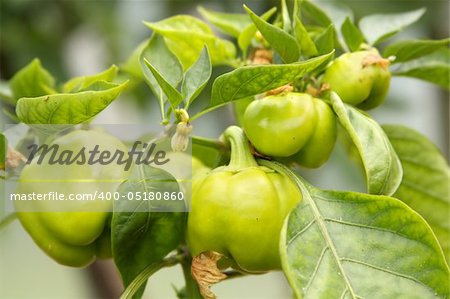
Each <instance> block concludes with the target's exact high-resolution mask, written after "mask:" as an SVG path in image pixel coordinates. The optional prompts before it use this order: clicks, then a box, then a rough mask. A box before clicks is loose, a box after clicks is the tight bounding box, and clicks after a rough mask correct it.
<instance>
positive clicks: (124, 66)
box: [119, 40, 149, 80]
mask: <svg viewBox="0 0 450 299" xmlns="http://www.w3.org/2000/svg"><path fill="white" fill-rule="evenodd" d="M148 43H149V40H144V41H142V42H141V43H140V44H139V45H137V47H136V48H135V49H134V50H133V52H132V53H131V54H130V56H128V58H127V60H126V61H125V62H123V63H121V64H120V66H119V68H120V71H121V72H125V73H127V74H129V75H131V76H132V77H134V78H135V79H138V80H144V76H143V73H142V69H141V61H140V58H141V54H142V53H143V52H144V50H145V48H146V47H147V45H148Z"/></svg>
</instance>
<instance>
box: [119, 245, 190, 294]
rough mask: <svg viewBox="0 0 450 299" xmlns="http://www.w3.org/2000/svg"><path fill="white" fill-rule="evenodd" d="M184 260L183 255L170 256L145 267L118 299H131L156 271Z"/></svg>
mask: <svg viewBox="0 0 450 299" xmlns="http://www.w3.org/2000/svg"><path fill="white" fill-rule="evenodd" d="M183 258H184V254H179V255H172V256H170V257H168V258H166V259H164V260H162V261H160V262H159V263H156V264H151V265H149V266H147V268H145V269H144V270H143V271H142V272H141V273H139V275H138V276H136V278H135V279H134V280H133V281H132V282H131V283H130V284H129V285H128V287H127V288H126V289H125V291H124V292H123V293H122V295H121V296H120V299H131V298H133V296H134V294H136V292H137V291H138V290H139V288H140V287H141V286H142V285H143V284H144V283H145V282H146V281H147V279H148V278H149V277H150V276H152V275H153V274H154V273H155V272H157V271H158V270H160V269H162V268H165V267H171V266H175V265H176V264H178V263H180V262H181V261H182V260H183Z"/></svg>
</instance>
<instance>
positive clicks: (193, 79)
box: [181, 47, 212, 108]
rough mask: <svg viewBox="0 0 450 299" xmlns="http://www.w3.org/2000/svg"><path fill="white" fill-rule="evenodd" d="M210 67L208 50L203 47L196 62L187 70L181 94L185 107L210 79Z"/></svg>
mask: <svg viewBox="0 0 450 299" xmlns="http://www.w3.org/2000/svg"><path fill="white" fill-rule="evenodd" d="M211 72H212V67H211V61H210V59H209V53H208V49H207V48H206V47H205V48H204V49H203V51H202V52H201V53H200V56H199V58H198V59H197V61H196V62H195V63H194V64H193V65H192V66H191V67H190V68H189V69H188V70H187V72H186V74H185V76H184V81H183V85H182V86H181V93H182V94H183V97H184V99H185V102H186V107H185V108H187V107H189V105H190V104H191V103H192V102H193V101H194V99H195V98H196V97H197V96H198V95H199V94H200V92H202V90H203V88H205V86H206V83H208V81H209V78H210V77H211Z"/></svg>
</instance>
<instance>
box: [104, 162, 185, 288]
mask: <svg viewBox="0 0 450 299" xmlns="http://www.w3.org/2000/svg"><path fill="white" fill-rule="evenodd" d="M174 183H176V180H175V178H173V177H172V176H171V175H170V174H169V173H167V172H166V171H164V170H161V169H158V168H154V167H151V166H148V165H146V166H142V165H139V166H135V167H134V168H133V170H132V173H131V175H130V178H129V179H128V181H126V182H124V183H123V184H122V185H120V187H119V189H118V192H120V193H121V194H124V195H125V196H126V195H127V194H128V192H132V193H137V192H149V191H152V192H177V191H178V190H175V188H174V187H175V186H177V185H176V184H174ZM165 204H167V203H166V202H164V201H146V200H143V201H137V200H133V201H129V200H127V199H124V200H119V201H115V202H114V214H113V217H112V223H111V238H112V250H113V256H114V262H115V263H116V265H117V268H118V269H119V271H120V274H121V276H122V281H123V283H124V285H125V287H127V286H128V285H129V284H130V283H131V282H132V281H133V279H134V278H135V277H136V276H137V275H139V273H141V272H142V270H144V269H145V268H146V267H148V266H150V265H153V264H157V263H159V262H160V261H161V260H162V259H163V258H164V257H165V256H166V255H167V254H168V253H170V252H171V251H172V250H174V249H175V248H176V247H177V246H178V245H179V244H180V242H181V240H182V237H183V234H184V222H185V213H179V212H158V209H159V207H160V206H161V205H165ZM171 204H172V203H171ZM124 211H134V212H124ZM144 288H145V284H144V285H143V287H142V288H141V289H140V292H139V293H138V296H139V297H140V296H141V295H142V292H143V291H144Z"/></svg>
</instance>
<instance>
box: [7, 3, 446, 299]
mask: <svg viewBox="0 0 450 299" xmlns="http://www.w3.org/2000/svg"><path fill="white" fill-rule="evenodd" d="M338 2H340V3H346V4H348V5H349V6H350V7H351V8H352V9H354V10H355V16H356V19H359V18H360V17H361V16H363V15H366V14H372V13H383V12H390V13H392V12H401V11H405V10H412V9H416V8H419V7H426V8H427V13H426V15H425V16H424V17H423V18H422V19H421V20H420V22H418V23H417V24H415V25H413V26H411V27H410V28H408V29H407V30H406V31H405V32H403V33H402V34H400V35H399V36H398V37H397V38H399V39H400V38H406V37H408V38H412V37H416V38H421V37H428V38H444V37H448V36H449V32H448V31H449V19H450V17H449V1H447V0H442V1H439V0H432V1H430V0H421V1H406V0H403V1H402V0H386V1H384V0H383V1H382V0H361V1H349V0H346V1H342V0H341V1H338ZM242 3H244V2H242V1H236V0H221V1H213V0H211V1H188V0H159V1H157V0H153V1H151V0H149V1H139V0H130V1H125V0H123V1H119V0H110V1H106V0H99V1H89V0H85V1H75V0H72V1H71V0H65V1H56V0H53V1H51V0H47V1H43V0H2V1H1V2H0V79H2V80H8V79H9V78H11V76H12V75H13V74H14V73H15V72H16V71H17V70H19V69H20V68H21V67H23V66H24V65H26V64H28V63H29V62H30V61H31V60H32V59H33V58H35V57H39V58H40V59H41V61H42V64H43V65H44V66H45V67H46V68H47V69H48V70H50V71H51V73H53V75H54V76H55V77H56V78H57V79H58V80H59V83H61V82H64V81H65V80H67V79H68V78H70V77H73V76H78V75H86V74H92V73H96V72H98V71H101V70H103V69H106V68H107V67H108V66H110V65H111V64H113V63H115V64H119V63H120V62H123V61H125V60H126V58H127V57H128V55H129V54H130V53H131V51H132V50H133V49H134V48H135V47H136V46H137V45H138V44H139V43H140V42H141V41H142V40H143V39H145V38H148V37H149V36H150V33H151V32H150V31H149V30H148V29H147V28H146V27H145V26H144V25H143V24H142V21H143V20H146V21H158V20H160V19H163V18H165V17H168V16H172V15H174V14H179V13H188V14H194V15H197V12H196V7H197V6H198V5H203V6H205V7H207V8H210V9H216V10H221V11H228V12H242V11H243V10H242ZM245 3H246V4H247V5H248V6H250V7H251V8H252V9H254V10H255V11H257V12H260V13H261V12H263V11H265V10H267V9H268V8H270V7H272V6H277V5H279V3H278V1H276V0H267V1H263V0H261V1H255V0H253V1H245ZM448 97H449V95H448V92H445V91H442V90H439V89H438V88H436V87H434V86H432V85H430V84H428V83H424V82H420V81H417V80H414V79H406V78H395V79H394V80H393V82H392V87H391V91H390V93H389V98H388V100H387V102H386V104H385V105H383V106H382V107H380V108H378V109H376V110H374V111H371V113H372V115H373V116H374V117H375V118H376V119H377V120H378V121H379V122H380V123H398V124H405V125H409V126H411V127H413V128H415V129H416V130H418V131H420V132H422V133H423V134H425V135H426V136H428V137H429V138H430V139H431V140H432V141H433V142H434V143H435V144H437V145H438V147H439V148H440V149H441V150H442V151H443V152H444V153H445V155H447V157H448V148H449V147H448V136H449V124H448V119H449V108H448V107H449V104H448V103H449V102H448ZM207 99H208V97H207V92H206V94H205V96H203V99H202V100H199V101H198V103H197V108H198V109H199V108H200V107H201V106H202V105H205V103H206V101H207ZM159 121H160V120H159V115H158V113H157V109H156V101H155V100H154V97H153V95H152V94H151V92H150V91H149V90H148V89H147V88H146V86H140V87H139V88H138V90H137V91H136V92H135V93H132V94H131V93H127V94H124V95H123V96H121V97H120V98H119V99H118V100H116V101H115V102H114V103H113V104H112V105H111V107H109V108H108V109H106V110H105V111H104V112H102V113H101V114H100V115H99V117H98V118H97V119H96V122H98V123H142V124H145V123H154V124H156V123H159ZM232 123H234V118H233V113H232V110H231V109H230V107H224V108H221V109H219V110H217V111H215V112H213V113H211V114H208V115H206V116H205V117H204V118H201V119H200V120H198V121H197V122H196V123H194V134H198V135H203V136H208V137H213V138H216V137H218V136H219V135H220V133H221V132H222V131H223V129H224V128H225V127H226V126H228V125H229V124H232ZM349 165H350V166H349ZM299 171H300V172H302V173H303V174H304V175H305V176H306V177H307V178H308V179H309V180H310V181H312V182H313V183H314V184H316V185H317V186H320V187H323V188H333V189H352V190H363V189H364V185H363V177H362V175H361V173H360V171H359V170H358V168H357V167H356V166H354V165H353V164H351V162H350V161H348V159H347V158H346V156H345V153H344V150H343V149H342V147H339V146H338V147H337V148H336V150H335V152H334V154H333V156H332V159H331V160H330V162H329V163H327V165H325V166H324V167H322V168H320V169H318V170H314V171H304V170H302V169H300V170H299ZM343 173H344V175H343ZM130 254H133V253H132V252H130ZM182 284H183V278H182V274H181V270H180V269H178V268H171V269H167V270H164V271H161V272H160V273H158V274H157V275H155V276H154V277H152V279H151V280H150V282H149V285H148V287H147V291H146V293H145V296H144V298H155V299H158V298H175V293H174V292H173V289H172V286H174V287H181V286H182ZM213 289H214V291H215V292H216V293H217V294H218V296H219V298H223V299H225V298H261V299H264V298H277V299H279V298H291V293H290V290H289V287H288V285H287V284H286V282H285V280H284V278H283V275H282V274H281V273H271V274H266V275H260V276H254V277H248V278H243V279H238V280H231V281H227V282H224V283H221V284H219V285H217V286H215V287H214V288H213ZM120 291H121V285H120V280H119V278H118V274H117V273H116V271H115V269H114V267H113V265H112V263H111V262H100V263H96V264H94V265H93V266H91V267H89V268H87V269H71V268H68V267H63V266H60V265H57V264H56V263H54V262H53V261H52V260H50V259H49V258H48V257H47V256H45V255H44V254H43V253H42V252H41V251H40V250H39V249H38V248H37V247H36V246H35V245H34V244H33V242H32V241H31V239H30V238H29V237H28V236H27V235H26V234H25V232H24V231H23V229H22V228H21V227H20V224H19V223H17V222H15V223H13V224H12V225H10V226H8V227H7V228H6V229H3V230H1V231H0V298H5V299H19V298H27V299H28V298H46V299H50V298H117V296H118V295H119V294H120Z"/></svg>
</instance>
